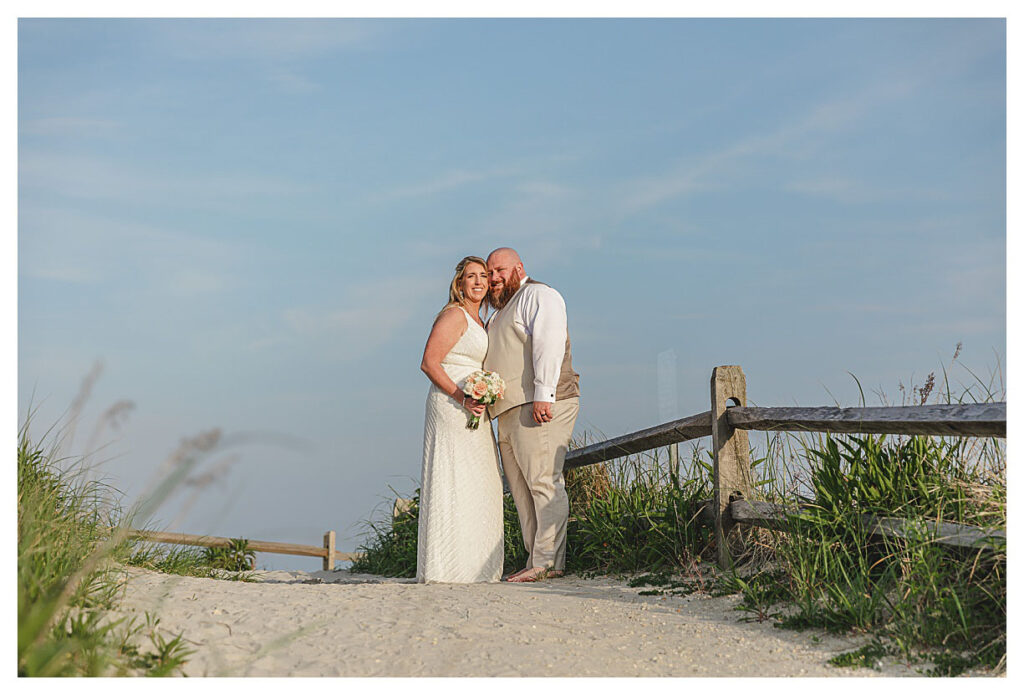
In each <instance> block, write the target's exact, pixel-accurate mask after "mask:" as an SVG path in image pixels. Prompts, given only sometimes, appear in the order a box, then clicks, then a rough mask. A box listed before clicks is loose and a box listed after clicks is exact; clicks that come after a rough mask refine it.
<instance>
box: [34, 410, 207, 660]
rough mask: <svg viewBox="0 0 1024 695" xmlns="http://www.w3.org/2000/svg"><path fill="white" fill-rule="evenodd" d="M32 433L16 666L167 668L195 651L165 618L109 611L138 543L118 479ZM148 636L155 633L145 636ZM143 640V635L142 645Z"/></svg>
mask: <svg viewBox="0 0 1024 695" xmlns="http://www.w3.org/2000/svg"><path fill="white" fill-rule="evenodd" d="M84 473H85V470H84V468H83V466H82V465H81V461H80V460H79V461H77V462H76V461H69V460H66V459H63V458H61V457H60V456H59V454H58V448H57V447H56V446H53V447H51V448H49V449H47V448H44V447H42V446H40V445H37V444H34V443H33V442H31V441H30V439H29V437H28V426H27V422H26V424H25V425H24V426H23V427H22V429H21V431H20V432H19V438H18V675H19V676H109V675H143V674H144V675H169V674H173V673H177V672H179V671H180V668H181V666H182V665H183V664H184V663H185V660H186V659H187V657H188V654H189V650H188V649H187V648H186V646H185V643H184V641H183V640H182V637H181V635H167V634H165V633H164V632H163V631H162V630H161V629H160V628H159V618H157V617H154V616H151V615H149V614H146V615H145V619H144V622H139V620H138V619H133V620H123V619H122V620H110V619H108V612H109V610H110V609H112V608H114V607H115V606H116V605H117V602H118V600H119V598H120V591H121V577H122V571H121V570H120V568H119V566H118V563H119V561H123V560H124V559H126V558H127V557H128V556H130V554H131V553H132V548H133V543H132V542H131V541H130V540H128V539H126V538H124V537H118V536H117V535H116V534H114V533H113V532H112V530H111V529H113V528H116V527H117V526H118V522H119V521H120V520H121V518H122V517H123V514H122V510H121V509H120V508H119V507H118V505H117V499H118V495H117V492H116V491H115V490H113V489H112V488H110V487H108V486H106V485H104V484H102V483H100V482H97V481H92V480H90V479H89V477H88V476H87V475H85V474H84ZM146 640H148V642H147V641H146ZM140 643H141V644H143V645H145V646H144V647H143V648H140V646H139V645H140Z"/></svg>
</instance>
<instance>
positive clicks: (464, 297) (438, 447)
mask: <svg viewBox="0 0 1024 695" xmlns="http://www.w3.org/2000/svg"><path fill="white" fill-rule="evenodd" d="M487 289H488V281H487V264H486V263H485V261H484V260H483V259H482V258H477V257H476V256H467V257H466V258H463V259H462V260H461V261H459V264H458V265H457V266H455V277H454V278H453V279H452V282H451V286H450V288H449V291H448V303H447V304H446V305H445V307H444V308H443V309H442V310H441V313H439V314H438V315H437V318H436V319H435V320H434V327H433V328H432V329H431V331H430V337H428V338H427V345H426V347H425V348H424V349H423V362H422V363H421V364H420V369H422V370H423V372H424V373H426V375H427V377H428V378H429V379H430V381H431V386H430V391H429V392H428V393H427V414H426V422H425V424H424V427H423V473H422V478H421V479H422V486H421V488H420V512H419V538H418V544H417V551H416V581H418V582H453V583H455V582H457V583H469V582H496V581H499V580H500V579H501V568H502V559H503V557H504V540H503V531H504V521H503V510H502V485H501V473H500V471H499V469H498V450H497V446H496V445H495V442H494V432H493V431H492V430H491V426H490V422H489V421H487V419H486V416H484V422H483V423H481V426H480V428H479V429H475V430H472V429H468V428H467V427H466V425H467V423H468V422H469V418H470V417H471V416H472V415H482V414H483V412H484V409H485V406H484V404H482V403H480V402H479V401H477V400H475V399H473V398H469V397H467V396H466V395H465V394H463V393H462V386H463V382H464V381H465V379H466V377H467V376H469V375H470V374H472V373H473V372H475V371H476V370H478V369H482V368H483V360H484V355H486V353H487V331H486V330H485V329H484V325H483V321H481V319H480V309H481V306H482V304H483V302H484V298H485V297H486V296H487Z"/></svg>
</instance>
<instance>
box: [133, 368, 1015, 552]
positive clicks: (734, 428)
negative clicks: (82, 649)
mask: <svg viewBox="0 0 1024 695" xmlns="http://www.w3.org/2000/svg"><path fill="white" fill-rule="evenodd" d="M748 430H760V431H767V432H779V431H783V432H829V433H833V434H908V435H918V434H919V435H936V436H944V437H945V436H962V437H1004V438H1005V437H1006V403H1004V402H1003V403H970V404H954V405H918V406H890V407H876V408H831V407H825V408H757V407H749V406H747V386H746V377H745V376H744V374H743V370H742V369H741V368H740V367H738V366H735V365H730V366H722V367H715V368H714V369H713V370H712V372H711V410H708V411H706V412H703V413H700V414H698V415H691V416H689V417H685V418H682V419H679V420H673V421H672V422H666V423H664V424H662V425H658V426H656V427H651V428H648V429H645V430H640V431H639V432H631V433H629V434H624V435H622V436H621V437H616V438H614V439H609V440H606V441H603V442H598V443H596V444H591V445H589V446H585V447H582V448H580V449H574V450H572V451H570V452H569V453H568V454H567V455H566V457H565V468H566V469H567V470H568V469H571V468H579V467H581V466H590V465H593V464H596V463H603V462H605V461H611V460H613V459H617V458H621V457H623V456H628V455H629V454H637V453H640V452H643V451H649V450H651V449H657V448H660V447H664V446H671V445H674V444H678V443H680V442H685V441H689V440H691V439H699V438H701V437H711V440H712V449H711V453H712V456H713V458H714V468H713V474H712V487H713V490H714V497H713V499H710V500H706V501H705V502H704V505H703V508H702V510H701V512H700V515H701V516H702V518H703V519H704V520H705V521H706V522H707V523H709V524H710V525H711V526H712V527H713V528H714V536H715V544H716V547H717V549H718V564H719V565H720V566H722V567H729V566H731V565H732V564H733V558H732V556H731V554H730V550H729V544H728V543H727V542H726V538H727V537H728V535H729V532H730V531H731V530H732V529H733V528H734V527H736V526H737V525H739V524H746V525H750V526H759V527H762V528H772V529H785V528H786V522H787V519H788V518H789V517H790V516H791V515H792V514H793V513H794V512H796V511H798V510H797V509H795V508H793V507H788V506H784V505H778V504H772V503H769V502H763V501H758V500H757V499H755V495H754V487H753V480H752V475H751V469H750V445H749V441H748V439H747V431H748ZM408 503H409V501H408V500H401V499H400V500H396V502H395V507H394V514H395V516H397V515H399V514H400V513H402V512H403V511H404V510H406V509H407V508H408ZM865 521H866V525H867V528H868V529H869V530H870V531H871V532H872V533H873V534H877V535H880V536H888V537H900V538H909V537H916V535H917V534H919V533H920V532H921V530H922V528H921V523H920V522H911V521H908V520H906V519H899V518H894V517H879V516H872V517H868V518H866V519H865ZM924 530H925V531H926V532H927V533H929V534H930V535H931V537H932V538H933V539H934V541H935V542H936V543H942V544H946V545H953V546H959V547H965V548H986V547H1001V546H1003V545H1005V543H1006V532H1005V531H1001V530H986V529H981V528H978V527H974V526H966V525H963V524H952V523H948V522H938V521H936V522H927V523H926V524H925V528H924ZM131 535H132V536H133V537H135V538H139V539H141V540H146V541H150V542H154V543H174V544H177V545H199V546H206V547H212V548H228V547H230V546H231V543H232V539H230V538H221V537H217V536H195V535H190V534H184V533H166V532H160V531H132V532H131ZM334 544H335V533H334V531H328V532H327V533H325V534H324V543H323V546H315V545H296V544H292V543H275V542H271V541H248V549H250V550H254V551H256V552H264V553H280V554H285V555H305V556H312V557H322V558H323V560H324V563H323V567H324V569H334V564H335V563H336V562H346V561H351V560H354V559H356V558H357V557H358V556H359V554H358V553H339V552H337V551H336V550H335V545H334Z"/></svg>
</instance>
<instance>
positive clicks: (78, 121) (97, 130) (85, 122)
mask: <svg viewBox="0 0 1024 695" xmlns="http://www.w3.org/2000/svg"><path fill="white" fill-rule="evenodd" d="M120 128H121V124H120V123H118V122H117V121H111V120H104V119H98V118H76V117H73V116H61V117H52V118H34V119H28V120H25V121H23V122H21V123H19V125H18V132H19V133H20V134H22V135H43V136H61V137H76V138H90V137H110V136H111V135H114V134H115V133H116V132H117V131H118V130H120Z"/></svg>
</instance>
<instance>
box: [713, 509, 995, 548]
mask: <svg viewBox="0 0 1024 695" xmlns="http://www.w3.org/2000/svg"><path fill="white" fill-rule="evenodd" d="M809 506H810V505H804V507H805V508H806V507H809ZM729 511H730V513H731V515H732V519H733V521H734V522H735V523H737V524H748V525H751V526H759V527H761V528H770V529H776V530H788V527H789V524H790V517H792V516H793V515H795V514H798V513H799V512H800V511H801V508H800V507H799V506H794V505H781V504H772V503H770V502H757V501H754V502H750V501H747V500H738V501H736V502H733V503H732V504H730V505H729ZM861 518H862V521H863V523H864V527H865V528H866V529H867V531H868V533H870V534H872V535H876V536H883V537H886V538H903V539H906V540H917V539H921V538H927V539H930V540H932V541H933V542H935V543H939V544H940V545H948V546H953V547H958V548H972V549H979V548H992V549H1000V548H1003V547H1005V545H1006V531H1002V530H999V529H984V528H981V527H978V526H968V525H965V524H954V523H951V522H948V521H940V522H935V521H927V520H924V519H920V520H911V519H900V518H897V517H891V516H872V515H870V514H864V515H863V516H862V517H861Z"/></svg>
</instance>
